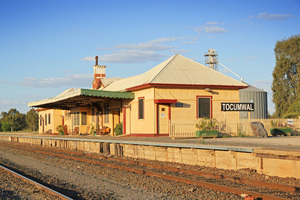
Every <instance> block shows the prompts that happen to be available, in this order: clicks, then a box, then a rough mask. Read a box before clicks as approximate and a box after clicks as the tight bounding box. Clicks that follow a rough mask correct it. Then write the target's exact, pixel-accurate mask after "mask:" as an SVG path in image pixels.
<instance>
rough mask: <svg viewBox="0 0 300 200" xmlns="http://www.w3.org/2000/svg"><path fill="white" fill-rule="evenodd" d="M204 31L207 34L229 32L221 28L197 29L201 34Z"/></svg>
mask: <svg viewBox="0 0 300 200" xmlns="http://www.w3.org/2000/svg"><path fill="white" fill-rule="evenodd" d="M202 30H204V31H205V33H226V32H227V30H226V29H225V28H222V27H219V26H201V27H198V28H195V31H196V32H201V31H202Z"/></svg>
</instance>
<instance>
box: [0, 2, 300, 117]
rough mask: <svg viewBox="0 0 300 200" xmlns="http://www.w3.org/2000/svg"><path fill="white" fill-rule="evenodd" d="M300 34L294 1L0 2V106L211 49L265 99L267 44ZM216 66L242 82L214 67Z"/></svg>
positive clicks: (23, 103) (299, 9) (200, 57)
mask: <svg viewBox="0 0 300 200" xmlns="http://www.w3.org/2000/svg"><path fill="white" fill-rule="evenodd" d="M299 33H300V0H280V1H279V0H263V1H262V0H239V1H238V0H236V1H233V0H226V1H224V0H220V1H219V0H214V1H207V0H206V1H202V0H184V1H183V0H160V1H158V0H143V1H141V0H110V1H108V0H43V1H41V0H26V1H25V0H0V70H1V71H0V112H2V111H4V112H7V111H8V110H9V109H11V108H16V109H17V110H18V111H19V112H21V113H26V112H28V111H29V110H30V107H28V102H32V101H37V100H42V99H46V98H50V97H54V96H57V95H58V94H60V93H61V92H63V91H65V90H67V89H69V88H91V87H92V81H93V67H92V66H93V65H94V64H95V59H94V57H95V56H96V55H97V56H99V65H107V67H106V77H110V78H115V77H122V78H123V77H131V76H135V75H138V74H141V73H144V72H146V71H147V70H149V69H151V68H153V67H154V66H156V65H158V64H159V63H161V62H163V61H164V60H166V59H168V58H170V57H171V56H173V55H175V54H181V55H183V56H185V57H187V58H190V59H193V60H195V61H197V62H199V63H202V64H205V58H204V53H205V52H207V51H208V49H215V50H216V51H217V52H218V60H219V62H220V63H222V64H223V65H225V66H226V67H227V68H229V69H230V70H231V71H233V72H234V73H236V74H237V75H238V76H240V77H242V78H243V80H244V81H245V82H246V83H248V84H251V85H254V86H256V87H258V88H260V89H264V90H265V91H267V92H268V110H269V113H270V114H272V113H273V112H274V104H273V103H272V90H271V85H272V81H273V78H272V72H273V69H274V67H275V64H276V61H275V55H274V47H275V45H276V42H277V41H280V40H283V39H287V38H289V37H290V36H292V35H297V34H299ZM218 70H219V71H220V72H222V73H224V74H226V75H228V76H230V77H232V78H235V79H237V80H239V77H238V76H235V75H234V74H233V73H231V72H230V71H228V70H226V69H225V68H224V67H222V66H221V65H219V66H218Z"/></svg>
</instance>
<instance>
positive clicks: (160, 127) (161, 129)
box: [157, 104, 170, 134]
mask: <svg viewBox="0 0 300 200" xmlns="http://www.w3.org/2000/svg"><path fill="white" fill-rule="evenodd" d="M169 121H170V105H169V104H157V134H169Z"/></svg>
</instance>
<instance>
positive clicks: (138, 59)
mask: <svg viewBox="0 0 300 200" xmlns="http://www.w3.org/2000/svg"><path fill="white" fill-rule="evenodd" d="M186 38H187V37H164V38H159V39H155V40H150V41H148V42H142V43H138V44H120V45H115V46H113V47H110V48H104V47H100V48H98V49H99V50H112V53H110V54H106V55H102V56H99V59H100V60H101V62H110V63H125V64H128V63H144V62H147V61H161V59H162V58H164V57H167V56H166V55H164V54H161V53H158V51H165V50H169V51H170V52H172V51H174V50H176V49H178V47H176V46H173V45H166V44H164V43H170V42H174V41H177V40H183V39H186ZM81 60H82V61H94V57H92V56H88V57H85V58H82V59H81Z"/></svg>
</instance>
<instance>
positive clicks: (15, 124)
mask: <svg viewBox="0 0 300 200" xmlns="http://www.w3.org/2000/svg"><path fill="white" fill-rule="evenodd" d="M1 123H2V129H3V131H8V128H7V127H8V125H10V126H11V127H12V128H13V130H14V131H20V130H23V129H25V128H26V120H25V114H22V113H20V112H19V111H17V109H15V108H12V109H10V110H9V111H8V112H7V113H6V112H2V113H1ZM4 124H5V125H4ZM4 126H5V130H4V128H3V127H4ZM9 130H10V128H9Z"/></svg>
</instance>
